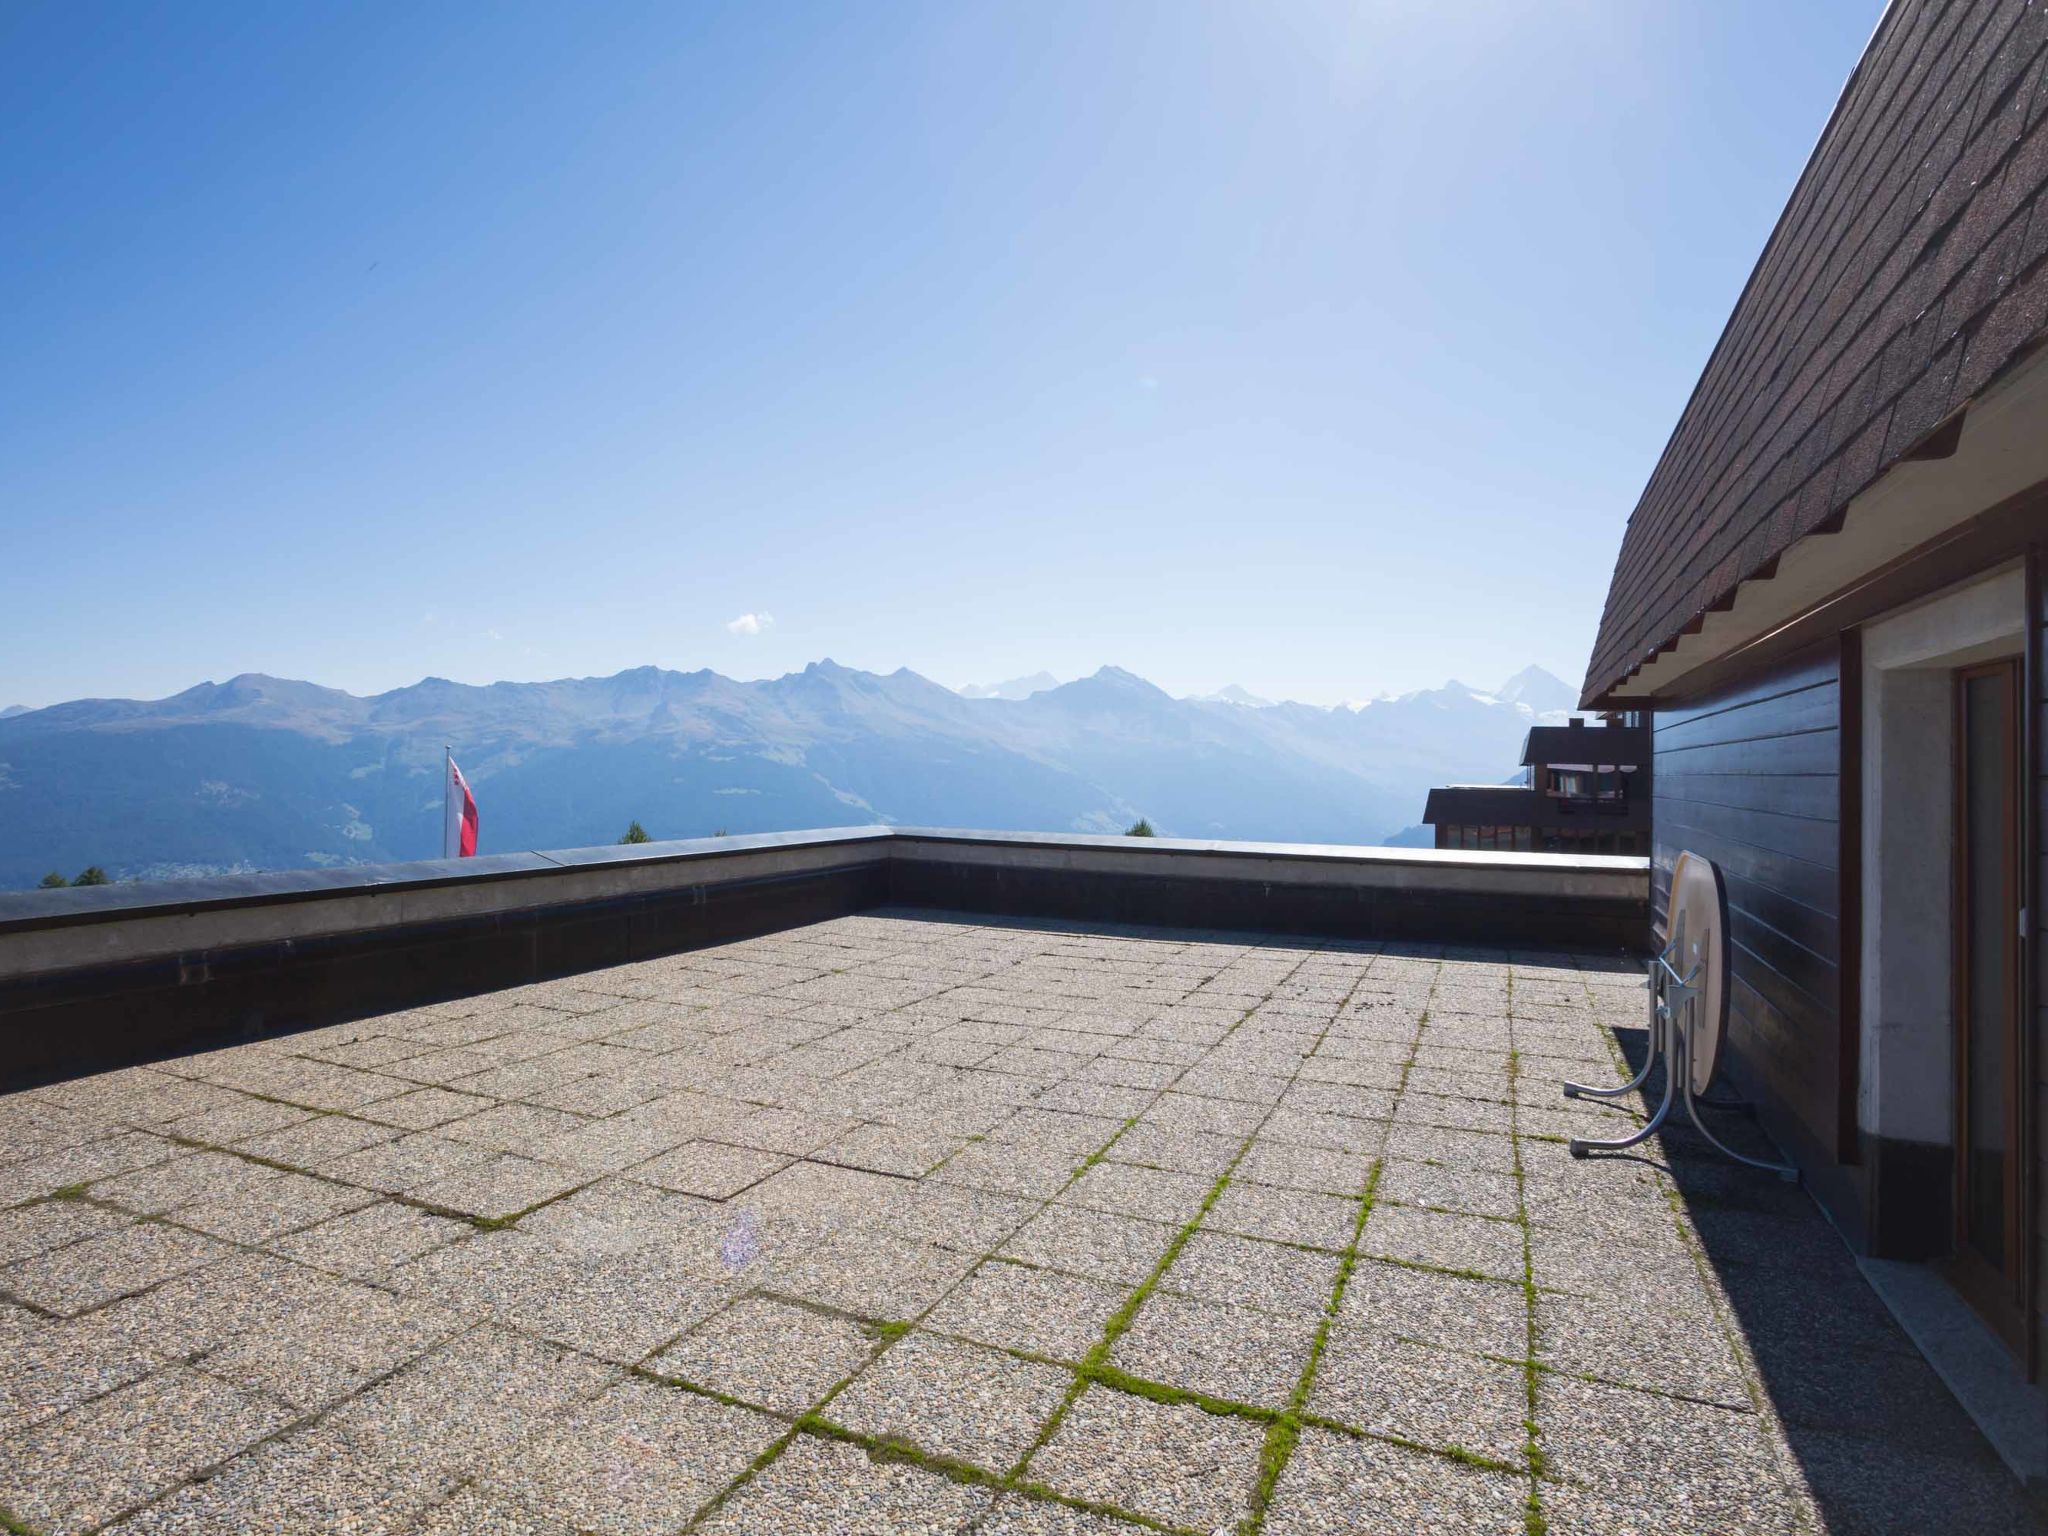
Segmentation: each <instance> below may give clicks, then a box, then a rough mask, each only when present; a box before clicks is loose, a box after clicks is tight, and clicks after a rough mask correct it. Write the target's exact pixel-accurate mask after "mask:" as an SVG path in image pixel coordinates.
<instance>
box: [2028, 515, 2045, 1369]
mask: <svg viewBox="0 0 2048 1536" xmlns="http://www.w3.org/2000/svg"><path fill="white" fill-rule="evenodd" d="M2027 607H2028V614H2027V622H2028V624H2029V625H2030V626H2031V633H2030V634H2029V635H2028V636H2027V659H2026V664H2025V671H2024V674H2023V675H2024V677H2025V680H2026V686H2027V690H2028V705H2029V714H2030V720H2029V724H2030V726H2031V728H2032V730H2033V743H2032V746H2033V751H2032V753H2031V754H2030V756H2031V758H2032V766H2033V778H2034V782H2033V784H2032V785H2031V786H2029V789H2030V791H2031V794H2030V804H2029V806H2028V812H2027V817H2026V821H2027V836H2028V839H2029V841H2030V842H2031V844H2032V846H2031V848H2030V849H2029V850H2028V853H2029V854H2030V856H2031V859H2032V862H2033V866H2034V868H2033V880H2032V882H2031V884H2032V889H2031V890H2030V891H2029V892H2027V893H2025V895H2024V896H2023V898H2022V899H2024V900H2026V901H2027V903H2028V929H2029V933H2030V938H2029V941H2028V959H2029V960H2030V961H2031V963H2032V965H2033V970H2034V975H2033V993H2034V997H2033V1004H2034V1017H2033V1020H2032V1023H2033V1039H2032V1042H2031V1049H2030V1051H2029V1055H2030V1056H2031V1057H2032V1067H2033V1090H2034V1115H2033V1121H2034V1124H2033V1135H2034V1167H2033V1175H2034V1189H2033V1196H2034V1245H2035V1247H2034V1306H2035V1312H2036V1316H2037V1317H2038V1318H2039V1320H2040V1321H2039V1323H2038V1324H2037V1327H2036V1334H2035V1346H2034V1364H2035V1369H2036V1371H2037V1373H2038V1374H2039V1376H2040V1378H2041V1379H2044V1380H2048V942H2044V939H2043V935H2042V932H2041V927H2042V919H2043V917H2044V916H2048V912H2044V908H2048V549H2044V548H2043V547H2042V546H2039V545H2037V546H2035V547H2034V548H2033V549H2032V550H2030V551H2029V553H2028V558H2027Z"/></svg>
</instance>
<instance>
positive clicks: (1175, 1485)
mask: <svg viewBox="0 0 2048 1536" xmlns="http://www.w3.org/2000/svg"><path fill="white" fill-rule="evenodd" d="M1265 1443H1266V1427H1265V1425H1263V1424H1259V1423H1256V1422H1254V1421H1252V1420H1250V1419H1244V1418H1237V1417H1231V1416H1227V1415H1222V1414H1212V1413H1205V1412H1204V1411H1203V1410H1201V1409H1200V1408H1196V1407H1192V1406H1189V1405H1186V1404H1182V1405H1177V1406H1169V1405H1167V1404H1164V1403H1155V1402H1152V1401H1150V1400H1149V1399H1147V1398H1142V1397H1134V1396H1131V1395H1130V1394H1129V1393H1124V1392H1116V1391H1112V1390H1111V1389H1109V1388H1107V1387H1091V1388H1089V1389H1088V1390H1087V1391H1086V1392H1084V1393H1082V1394H1081V1396H1080V1398H1079V1400H1078V1401H1076V1402H1075V1404H1074V1406H1073V1409H1072V1410H1071V1411H1070V1412H1069V1413H1068V1414H1067V1416H1066V1418H1065V1420H1063V1421H1062V1422H1061V1424H1060V1428H1059V1432H1058V1433H1057V1434H1055V1435H1054V1436H1053V1437H1052V1439H1051V1440H1050V1441H1049V1442H1047V1444H1046V1445H1045V1447H1044V1448H1043V1449H1041V1450H1040V1451H1039V1452H1038V1454H1037V1455H1036V1456H1034V1457H1033V1458H1032V1460H1031V1465H1030V1467H1029V1468H1028V1470H1027V1473H1026V1475H1027V1476H1028V1477H1029V1478H1030V1479H1031V1480H1032V1481H1034V1482H1042V1483H1046V1484H1048V1485H1050V1486H1051V1487H1053V1488H1056V1489H1058V1490H1059V1491H1060V1492H1062V1493H1066V1494H1070V1495H1072V1496H1074V1497H1076V1498H1082V1499H1086V1500H1088V1501H1089V1502H1091V1503H1095V1504H1108V1505H1113V1506H1114V1507H1116V1508H1118V1509H1127V1510H1132V1511H1134V1512H1136V1513H1138V1514H1141V1515H1146V1516H1149V1517H1150V1518H1152V1519H1154V1520H1160V1521H1164V1522H1165V1523H1167V1524H1169V1525H1175V1526H1181V1527H1187V1528H1192V1529H1195V1530H1199V1531H1219V1530H1228V1529H1231V1528H1232V1527H1234V1526H1235V1525H1236V1523H1237V1522H1238V1521H1240V1520H1242V1519H1244V1518H1245V1516H1246V1515H1248V1514H1249V1513H1250V1511H1251V1500H1252V1491H1253V1489H1254V1488H1255V1487H1256V1485H1257V1483H1258V1480H1259V1454H1260V1451H1261V1449H1262V1448H1263V1447H1264V1445H1265Z"/></svg>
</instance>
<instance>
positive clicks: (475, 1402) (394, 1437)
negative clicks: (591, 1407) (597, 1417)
mask: <svg viewBox="0 0 2048 1536" xmlns="http://www.w3.org/2000/svg"><path fill="white" fill-rule="evenodd" d="M617 1379H619V1372H618V1371H617V1370H616V1369H613V1368H609V1367H606V1366H603V1365H600V1364H599V1363H598V1362H596V1361H594V1360H590V1359H587V1358H584V1357H582V1356H578V1355H574V1354H571V1353H570V1352H569V1351H567V1350H563V1349H558V1348H556V1347H555V1346H553V1345H550V1344H543V1343H539V1342H537V1341H535V1340H533V1339H528V1338H524V1337H521V1336H520V1335H518V1334H514V1333H509V1332H506V1331H505V1330H503V1329H499V1328H492V1327H482V1328H476V1329H472V1330H471V1331H470V1332H468V1333H465V1334H463V1335H462V1336H461V1337H459V1338H457V1339H454V1340H453V1341H451V1342H450V1343H447V1344H444V1345H442V1346H441V1347H440V1348H439V1349H436V1350H434V1351H433V1352H432V1353H430V1354H428V1355H426V1356H424V1357H423V1358H421V1359H419V1360H416V1361H414V1362H413V1363H412V1364H411V1365H408V1366H406V1367H405V1368H404V1369H403V1370H401V1371H399V1372H398V1373H397V1374H396V1375H394V1376H390V1377H387V1378H386V1379H385V1380H383V1381H381V1382H379V1383H378V1384H377V1385H375V1386H373V1387H370V1388H368V1389H367V1390H365V1391H363V1392H361V1393H358V1394H357V1395H356V1396H355V1397H352V1398H350V1399H349V1400H348V1401H347V1402H345V1403H343V1404H342V1405H341V1406H340V1407H339V1408H336V1409H335V1410H334V1411H333V1412H332V1413H331V1414H330V1415H329V1416H328V1418H327V1420H326V1421H325V1422H326V1423H327V1424H329V1425H331V1426H332V1427H333V1429H334V1431H335V1432H336V1433H337V1434H339V1435H341V1436H342V1437H343V1438H344V1439H346V1440H347V1441H348V1442H349V1443H350V1444H351V1445H353V1446H354V1447H355V1448H356V1449H358V1450H359V1451H361V1452H363V1453H364V1454H366V1455H369V1456H373V1457H377V1458H379V1459H382V1460H385V1461H394V1462H398V1463H400V1464H403V1465H409V1466H419V1467H429V1468H444V1469H448V1470H450V1471H454V1470H473V1469H475V1468H476V1467H479V1466H481V1465H484V1464H486V1463H488V1462H490V1461H493V1460H495V1459H496V1458H497V1457H498V1456H499V1455H501V1454H503V1453H504V1452H505V1451H507V1450H509V1449H510V1448H511V1447H512V1446H513V1445H515V1444H517V1443H518V1442H519V1441H520V1440H521V1439H523V1438H524V1437H525V1436H527V1435H528V1434H531V1433H532V1432H533V1431H534V1430H535V1429H537V1428H539V1427H540V1426H542V1425H543V1424H545V1423H547V1422H548V1421H550V1420H552V1419H554V1418H555V1417H557V1416H558V1415H560V1414H562V1413H565V1412H567V1411H568V1410H569V1409H570V1408H572V1407H574V1406H575V1405H576V1404H578V1403H581V1402H584V1401H587V1400H589V1399H590V1398H593V1397H595V1396H596V1395H597V1394H598V1393H599V1392H601V1391H603V1390H604V1388H605V1387H606V1386H608V1385H610V1384H611V1383H612V1382H614V1381H616V1380H617Z"/></svg>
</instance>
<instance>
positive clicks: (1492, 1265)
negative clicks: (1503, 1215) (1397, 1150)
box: [1358, 1205, 1522, 1280]
mask: <svg viewBox="0 0 2048 1536" xmlns="http://www.w3.org/2000/svg"><path fill="white" fill-rule="evenodd" d="M1358 1251H1359V1252H1360V1253H1366V1254H1371V1255H1372V1256H1373V1257H1375V1258H1382V1259H1406V1260H1408V1261H1409V1262H1410V1263H1414V1264H1429V1265H1433V1266H1435V1267H1436V1268H1439V1269H1457V1270H1465V1271H1469V1272H1470V1273H1473V1274H1480V1275H1489V1276H1492V1277H1494V1278H1496V1279H1501V1280H1519V1279H1520V1278H1521V1276H1522V1229H1521V1228H1520V1227H1519V1226H1517V1225H1516V1224H1515V1223H1513V1222H1509V1221H1486V1220H1483V1219H1481V1218H1480V1217H1477V1216H1459V1215H1453V1214H1450V1213H1447V1212H1442V1211H1421V1210H1414V1209H1412V1208H1410V1207H1407V1206H1399V1205H1376V1206H1374V1207H1373V1212H1372V1215H1371V1216H1370V1217H1368V1218H1367V1219H1366V1223H1365V1235H1364V1236H1363V1237H1362V1238H1361V1239H1360V1240H1359V1244H1358Z"/></svg>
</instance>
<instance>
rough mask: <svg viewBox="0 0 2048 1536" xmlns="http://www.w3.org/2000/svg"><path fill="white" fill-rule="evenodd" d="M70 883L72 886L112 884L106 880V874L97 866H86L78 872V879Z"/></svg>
mask: <svg viewBox="0 0 2048 1536" xmlns="http://www.w3.org/2000/svg"><path fill="white" fill-rule="evenodd" d="M71 883H72V884H73V885H112V884H113V883H114V882H113V881H112V880H110V879H108V878H107V872H106V871H105V870H104V869H101V868H100V867H99V865H97V864H88V865H86V866H85V868H83V869H81V870H80V871H79V872H78V878H77V879H76V880H74V881H72V882H71Z"/></svg>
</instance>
